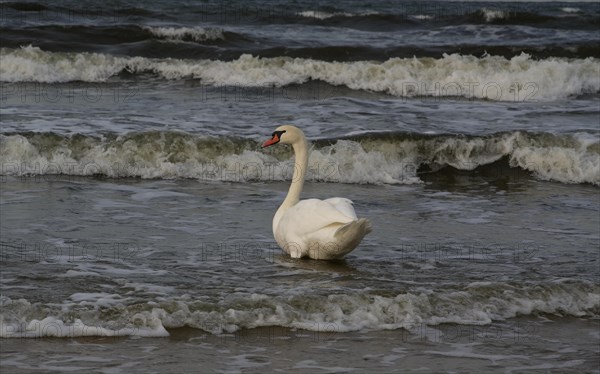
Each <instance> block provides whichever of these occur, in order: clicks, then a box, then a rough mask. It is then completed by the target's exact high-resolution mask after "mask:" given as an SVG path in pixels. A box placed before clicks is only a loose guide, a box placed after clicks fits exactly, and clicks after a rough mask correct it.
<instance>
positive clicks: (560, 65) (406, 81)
mask: <svg viewBox="0 0 600 374" xmlns="http://www.w3.org/2000/svg"><path fill="white" fill-rule="evenodd" d="M598 66H599V64H598V60H597V59H595V58H591V57H590V58H586V59H566V58H547V59H543V60H536V59H533V58H531V57H530V56H529V55H527V54H521V55H519V56H515V57H513V58H511V59H506V58H504V57H501V56H484V57H481V58H478V57H474V56H462V55H459V54H452V55H444V56H443V57H442V58H440V59H434V58H428V57H427V58H426V57H424V58H391V59H389V60H387V61H384V62H371V61H356V62H328V61H320V60H312V59H303V58H289V57H274V58H259V57H254V56H251V55H242V56H240V57H239V58H238V59H237V60H233V61H219V60H178V59H149V58H144V57H114V56H111V55H106V54H99V53H62V52H45V51H42V50H41V49H39V48H37V47H31V46H29V47H23V48H20V49H16V50H9V49H2V50H1V53H0V80H2V81H5V82H46V83H52V82H70V81H86V82H104V81H106V80H108V79H109V78H110V77H113V76H115V75H117V74H118V73H120V72H121V71H127V72H130V73H133V74H142V73H153V74H156V75H158V76H160V77H161V78H164V79H184V78H186V79H190V78H191V79H201V80H202V82H203V83H204V84H208V85H226V86H227V85H231V86H245V87H271V86H273V85H275V86H286V85H290V84H301V83H305V82H307V81H310V80H321V81H324V82H327V83H329V84H332V85H336V86H347V87H349V88H351V89H355V90H367V91H374V92H382V93H386V94H390V95H394V96H400V97H420V96H436V97H437V96H439V97H441V96H457V97H467V98H478V99H486V100H500V101H523V100H538V101H539V100H556V99H561V98H566V97H569V96H573V95H582V94H585V93H595V92H598V91H600V76H599V75H598Z"/></svg>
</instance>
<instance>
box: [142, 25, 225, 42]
mask: <svg viewBox="0 0 600 374" xmlns="http://www.w3.org/2000/svg"><path fill="white" fill-rule="evenodd" d="M143 28H144V29H145V30H147V31H149V32H150V33H152V35H154V36H156V37H159V38H163V39H167V40H170V41H194V42H204V41H207V40H219V39H221V40H224V39H225V35H224V33H223V29H221V28H203V27H152V26H144V27H143Z"/></svg>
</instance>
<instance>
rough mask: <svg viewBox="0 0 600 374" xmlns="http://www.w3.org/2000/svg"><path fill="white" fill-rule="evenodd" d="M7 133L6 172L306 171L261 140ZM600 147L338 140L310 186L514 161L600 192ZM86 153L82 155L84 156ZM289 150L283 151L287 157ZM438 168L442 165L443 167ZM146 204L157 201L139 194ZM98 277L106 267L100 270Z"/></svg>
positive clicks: (260, 175)
mask: <svg viewBox="0 0 600 374" xmlns="http://www.w3.org/2000/svg"><path fill="white" fill-rule="evenodd" d="M56 139H57V138H56V136H53V135H52V134H50V135H47V136H46V135H44V134H41V135H38V136H37V137H34V138H28V137H26V136H24V135H0V166H1V170H0V174H1V175H14V176H27V175H55V174H66V175H81V176H89V175H96V174H101V175H106V176H109V177H116V178H118V177H141V178H147V179H153V178H160V179H177V178H194V179H200V180H211V181H229V182H248V181H258V180H260V181H283V180H289V179H290V178H291V176H292V174H293V171H294V168H295V167H296V166H295V165H294V163H293V161H292V160H290V159H289V157H290V155H287V154H286V153H285V152H286V151H285V149H283V148H282V149H279V150H273V151H270V152H274V153H270V152H265V151H259V150H258V143H254V142H253V141H250V140H244V141H243V140H239V142H241V143H239V144H237V145H236V144H235V142H232V140H231V139H223V140H219V139H212V138H211V139H209V138H203V137H195V136H192V135H189V134H185V133H170V132H162V133H147V134H145V133H137V134H135V133H134V134H125V135H121V136H119V137H117V138H115V139H112V140H99V139H96V138H87V139H85V141H84V144H85V147H81V146H80V145H78V144H74V143H73V142H72V141H71V140H70V138H69V137H64V138H59V140H58V141H57V140H56ZM598 147H599V141H598V139H597V138H595V137H593V138H592V137H591V135H590V134H585V135H581V136H570V135H569V136H567V135H565V136H558V135H550V134H542V135H535V134H528V133H523V132H518V131H517V132H512V133H503V134H497V135H494V136H487V137H471V138H464V137H452V136H444V135H440V136H431V137H422V138H420V139H413V138H410V137H409V138H400V139H394V138H389V139H385V138H383V139H381V140H378V141H372V140H368V138H365V139H364V140H362V141H361V140H358V141H351V140H338V141H337V142H335V143H334V144H332V145H327V146H323V147H320V148H317V147H313V148H312V151H311V152H310V155H309V165H308V170H307V179H308V180H312V181H325V182H342V183H369V184H380V183H387V184H411V183H419V182H420V179H419V178H418V175H417V170H418V168H419V166H420V165H422V164H427V165H431V166H432V167H439V166H445V165H449V166H452V167H454V168H456V169H459V170H473V169H475V168H477V167H479V166H482V165H487V164H490V163H492V162H495V161H497V160H499V159H500V158H502V157H507V158H508V160H509V163H510V166H513V167H519V168H521V169H524V170H528V171H531V172H532V173H534V175H535V176H536V177H538V178H540V179H544V180H554V181H560V182H563V183H592V184H596V185H600V155H599V153H598ZM82 148H83V149H84V151H82V150H81V149H82ZM277 152H279V153H277ZM436 165H437V166H436ZM135 196H136V197H139V198H140V199H142V200H148V199H151V198H153V197H154V196H153V195H151V194H150V195H148V194H140V195H135ZM94 271H96V270H94Z"/></svg>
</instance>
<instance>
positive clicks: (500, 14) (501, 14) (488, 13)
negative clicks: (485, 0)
mask: <svg viewBox="0 0 600 374" xmlns="http://www.w3.org/2000/svg"><path fill="white" fill-rule="evenodd" d="M481 12H482V13H483V16H484V17H485V20H486V22H492V21H495V20H497V19H506V18H508V16H509V13H508V12H507V11H505V10H500V9H489V8H483V9H481Z"/></svg>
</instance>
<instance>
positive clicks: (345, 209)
mask: <svg viewBox="0 0 600 374" xmlns="http://www.w3.org/2000/svg"><path fill="white" fill-rule="evenodd" d="M323 201H325V202H326V203H329V204H331V205H333V206H334V207H335V208H336V209H337V210H339V211H340V212H342V213H343V214H345V215H346V216H348V217H350V218H352V220H357V219H358V217H356V212H355V211H354V207H353V206H352V201H351V200H349V199H346V198H344V197H332V198H330V199H326V200H323Z"/></svg>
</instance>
